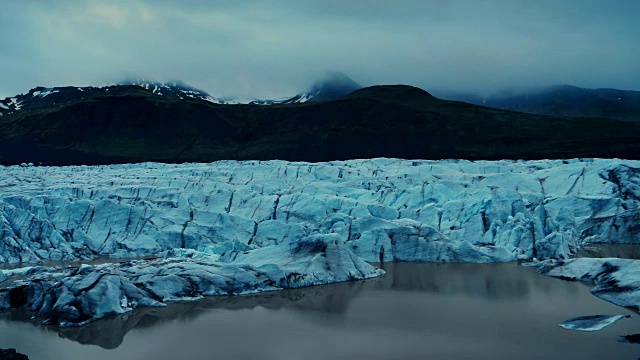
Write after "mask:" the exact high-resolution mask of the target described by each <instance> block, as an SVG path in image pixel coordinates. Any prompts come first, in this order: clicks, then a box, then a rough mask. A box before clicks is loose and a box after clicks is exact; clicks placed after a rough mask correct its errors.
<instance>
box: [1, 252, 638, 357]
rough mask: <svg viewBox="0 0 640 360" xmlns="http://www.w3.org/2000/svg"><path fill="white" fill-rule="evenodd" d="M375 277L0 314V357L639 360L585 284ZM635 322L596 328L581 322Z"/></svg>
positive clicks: (463, 272)
mask: <svg viewBox="0 0 640 360" xmlns="http://www.w3.org/2000/svg"><path fill="white" fill-rule="evenodd" d="M383 268H384V269H385V270H386V271H387V275H386V276H384V277H380V278H377V279H371V280H367V281H360V282H349V283H341V284H334V285H326V286H317V287H312V288H305V289H296V290H287V291H281V292H273V293H267V294H260V295H252V296H238V297H217V298H208V299H206V300H203V301H196V302H188V303H173V304H171V305H170V306H168V307H166V308H151V309H150V308H146V309H139V310H136V311H133V312H131V313H128V314H125V315H123V316H117V317H111V318H108V319H103V320H100V321H97V322H95V323H92V324H90V325H88V326H86V327H83V328H71V329H59V328H56V327H51V326H41V325H38V323H37V322H33V321H30V320H28V317H26V315H25V314H24V313H22V312H16V311H14V312H9V313H4V314H0V347H1V348H7V347H12V348H16V349H17V350H18V351H19V352H22V353H24V354H27V355H28V356H29V357H30V359H32V360H37V359H56V360H58V359H68V360H71V359H91V360H99V359H122V360H125V359H154V360H164V359H167V360H169V359H171V360H175V359H305V360H309V359H367V360H371V359H425V358H432V359H514V358H518V359H541V358H545V359H637V358H638V357H639V356H640V345H633V344H623V343H619V342H618V341H617V339H618V337H619V336H621V335H630V334H637V333H640V321H639V319H638V317H637V316H635V315H636V314H635V313H633V312H632V311H630V310H627V309H623V308H620V307H617V306H615V305H612V304H609V303H607V302H605V301H603V300H600V299H598V298H596V297H595V296H593V295H591V294H590V293H589V288H590V286H588V285H586V284H583V283H579V282H567V281H563V280H558V279H553V278H550V277H546V276H542V275H539V274H537V273H536V272H535V269H533V268H529V267H525V266H521V265H519V264H515V263H509V264H483V265H477V264H431V263H395V264H393V263H386V264H383ZM595 314H610V315H615V314H631V315H634V317H632V318H630V319H623V320H621V321H619V322H618V323H616V324H614V325H612V326H610V327H608V328H605V329H604V330H601V331H597V332H593V333H585V332H577V331H570V330H564V329H562V328H560V327H559V326H558V324H560V323H561V322H562V321H564V320H566V319H568V318H571V317H575V316H583V315H595Z"/></svg>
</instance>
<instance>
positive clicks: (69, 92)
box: [0, 86, 108, 115]
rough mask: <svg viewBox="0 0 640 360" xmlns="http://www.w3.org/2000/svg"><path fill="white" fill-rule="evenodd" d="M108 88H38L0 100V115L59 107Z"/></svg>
mask: <svg viewBox="0 0 640 360" xmlns="http://www.w3.org/2000/svg"><path fill="white" fill-rule="evenodd" d="M106 91H108V88H95V87H72V86H63V87H54V88H45V87H41V86H38V87H36V88H33V89H31V90H29V91H28V92H27V93H26V94H18V95H16V96H12V97H8V98H6V99H4V100H2V99H0V115H7V114H11V113H13V112H16V111H19V110H34V109H37V108H41V107H54V106H57V107H61V106H63V105H65V104H68V103H70V102H72V101H77V100H80V99H82V98H85V97H87V96H88V95H94V94H95V93H96V92H106Z"/></svg>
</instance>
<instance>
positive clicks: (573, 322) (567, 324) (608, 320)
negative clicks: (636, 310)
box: [560, 315, 631, 331]
mask: <svg viewBox="0 0 640 360" xmlns="http://www.w3.org/2000/svg"><path fill="white" fill-rule="evenodd" d="M630 317H631V315H590V316H580V317H575V318H571V319H569V320H565V321H564V322H562V324H560V327H562V328H564V329H567V330H577V331H598V330H602V329H604V328H605V327H607V326H609V325H612V324H613V323H615V322H616V321H618V320H620V319H624V318H630Z"/></svg>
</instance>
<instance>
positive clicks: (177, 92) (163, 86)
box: [117, 78, 234, 104]
mask: <svg viewBox="0 0 640 360" xmlns="http://www.w3.org/2000/svg"><path fill="white" fill-rule="evenodd" d="M117 85H133V86H140V87H142V88H144V89H147V90H149V91H151V92H152V93H153V94H156V95H162V96H168V97H173V98H179V99H186V98H192V99H200V100H206V101H210V102H212V103H215V104H234V102H233V101H230V100H227V99H222V98H214V97H213V96H211V95H209V93H207V92H206V91H204V90H201V89H198V88H195V87H193V86H191V85H188V84H186V83H184V82H182V81H179V80H173V81H168V82H159V81H155V80H147V79H136V78H130V79H125V80H123V81H121V82H120V83H118V84H117Z"/></svg>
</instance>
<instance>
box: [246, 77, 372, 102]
mask: <svg viewBox="0 0 640 360" xmlns="http://www.w3.org/2000/svg"><path fill="white" fill-rule="evenodd" d="M361 88H362V86H360V84H358V83H356V82H355V81H353V79H351V78H350V77H348V76H347V75H345V74H343V73H341V72H330V73H329V74H327V76H325V77H324V78H323V79H321V80H320V81H318V82H316V83H315V84H313V86H311V88H309V90H308V91H306V92H303V93H300V94H298V95H296V96H293V97H291V98H288V99H281V100H254V101H251V102H250V103H249V104H251V105H277V104H301V103H305V102H313V101H323V100H335V99H337V98H339V97H341V96H345V95H347V94H350V93H352V92H354V91H356V90H358V89H361Z"/></svg>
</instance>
